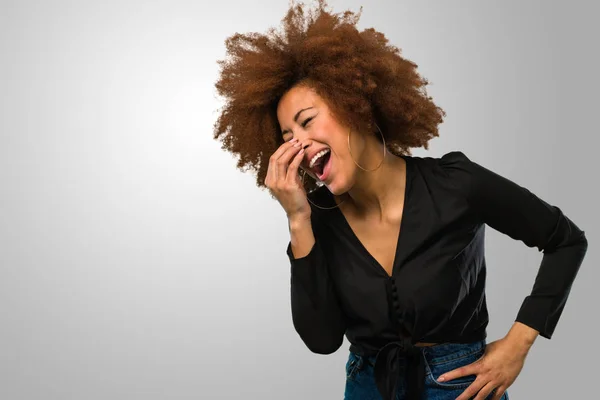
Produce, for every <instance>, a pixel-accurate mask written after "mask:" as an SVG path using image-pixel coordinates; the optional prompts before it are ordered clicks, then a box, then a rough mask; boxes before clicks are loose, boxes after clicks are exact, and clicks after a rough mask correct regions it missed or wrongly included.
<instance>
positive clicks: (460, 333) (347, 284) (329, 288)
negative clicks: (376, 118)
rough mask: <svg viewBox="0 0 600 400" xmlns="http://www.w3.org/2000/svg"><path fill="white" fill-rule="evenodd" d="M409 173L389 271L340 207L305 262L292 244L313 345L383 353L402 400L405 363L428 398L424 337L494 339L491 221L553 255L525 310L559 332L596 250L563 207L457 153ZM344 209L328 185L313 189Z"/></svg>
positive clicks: (318, 231) (412, 164)
mask: <svg viewBox="0 0 600 400" xmlns="http://www.w3.org/2000/svg"><path fill="white" fill-rule="evenodd" d="M402 157H403V158H404V160H405V161H406V166H407V170H406V173H407V179H406V190H405V202H404V211H403V214H402V219H401V229H400V235H399V237H398V243H397V249H396V254H395V259H394V264H393V270H392V275H391V276H389V275H388V273H387V272H386V271H385V270H384V268H383V267H382V266H381V265H380V264H379V263H378V262H377V260H376V259H375V258H374V257H373V256H372V255H371V254H370V253H369V252H368V251H367V250H366V248H365V247H364V246H363V245H362V243H361V242H360V241H359V240H358V238H357V236H356V235H355V234H354V232H353V231H352V229H351V227H350V225H349V224H348V222H347V221H346V219H345V217H344V215H343V214H342V212H341V211H340V210H339V208H334V209H332V210H322V209H319V208H316V207H314V206H313V208H312V215H311V220H312V227H313V232H314V236H315V240H316V241H315V244H314V246H313V247H312V249H311V251H310V253H309V254H308V255H306V256H305V257H302V258H298V259H295V258H294V256H293V253H292V250H291V242H290V243H289V245H288V247H287V255H288V257H289V259H290V263H291V306H292V320H293V324H294V327H295V329H296V331H297V332H298V334H299V335H300V337H301V338H302V340H303V341H304V343H305V344H306V346H307V347H308V348H309V349H310V350H311V351H312V352H315V353H319V354H330V353H333V352H335V351H336V350H337V349H339V348H340V346H341V345H342V343H343V337H344V334H345V335H346V337H347V338H348V341H349V342H350V351H353V352H355V353H357V354H360V355H364V356H370V355H377V358H376V363H375V372H374V373H375V378H376V381H377V386H378V388H379V391H380V392H381V394H382V396H383V398H384V399H385V400H388V399H393V398H394V395H395V391H396V385H397V384H398V378H399V377H400V371H401V369H402V367H401V363H400V361H401V360H402V359H405V360H408V368H407V369H406V374H407V375H406V377H407V391H408V396H407V398H408V399H420V393H421V391H422V389H423V381H424V376H425V367H424V365H423V357H422V356H421V353H420V350H419V349H418V348H417V347H415V346H414V344H415V343H417V342H433V343H442V342H455V343H466V342H471V341H475V340H482V339H485V338H486V327H487V324H488V311H487V306H486V298H485V279H486V263H485V256H484V235H485V229H484V228H485V224H487V225H489V226H490V227H492V228H494V229H496V230H498V231H500V232H502V233H504V234H506V235H508V236H510V237H511V238H513V239H516V240H520V241H522V242H523V243H525V245H527V246H528V247H534V246H535V247H537V248H538V251H540V252H543V254H544V255H543V258H542V261H541V265H540V267H539V271H538V273H537V277H536V279H535V283H534V285H533V289H532V291H531V294H530V295H529V296H527V297H526V298H525V299H524V301H523V303H522V306H521V308H520V310H519V311H518V314H517V315H516V321H519V322H522V323H523V324H526V325H528V326H530V327H532V328H534V329H536V330H537V331H539V332H540V335H541V336H543V337H545V338H548V339H550V338H551V336H552V334H553V332H554V329H555V328H556V325H557V323H558V320H559V317H560V315H561V313H562V311H563V308H564V306H565V302H566V300H567V296H568V294H569V291H570V288H571V285H572V283H573V280H574V279H575V276H576V274H577V272H578V270H579V267H580V265H581V263H582V261H583V258H584V255H585V253H586V250H587V239H586V237H585V234H584V231H582V230H581V229H579V228H578V227H577V226H576V225H575V224H574V223H573V222H572V221H571V220H570V219H569V218H567V217H566V216H565V215H564V214H563V213H562V211H561V209H560V208H558V207H556V206H553V205H550V204H548V203H546V202H545V201H544V200H542V199H540V198H538V197H537V196H536V195H535V194H533V193H532V192H530V191H529V190H528V189H526V188H524V187H522V186H519V185H517V184H516V183H514V182H512V181H511V180H509V179H507V178H505V177H503V176H500V175H498V174H496V173H494V172H492V171H490V170H489V169H486V168H484V167H483V166H481V165H479V164H477V163H475V162H474V161H471V160H470V159H469V158H468V157H467V156H466V155H465V154H464V153H462V152H460V151H452V152H449V153H446V154H445V155H443V156H442V157H440V158H433V157H417V156H402ZM309 196H310V197H311V200H312V201H313V202H315V203H316V204H318V205H320V206H322V207H326V206H334V205H335V202H334V200H333V196H332V195H331V193H330V192H329V191H328V189H327V188H326V187H325V186H322V187H320V188H319V189H317V190H315V191H313V192H312V193H310V194H309Z"/></svg>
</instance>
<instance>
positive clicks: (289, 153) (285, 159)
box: [275, 142, 301, 182]
mask: <svg viewBox="0 0 600 400" xmlns="http://www.w3.org/2000/svg"><path fill="white" fill-rule="evenodd" d="M300 148H301V144H300V142H296V143H294V144H293V145H292V146H290V147H288V148H287V150H286V151H285V152H284V153H283V154H282V155H281V156H279V158H278V159H277V161H275V163H276V164H277V167H276V168H277V181H278V182H279V181H281V180H285V178H286V176H287V170H288V167H289V164H290V160H291V159H292V157H293V156H294V155H295V154H296V153H298V150H300Z"/></svg>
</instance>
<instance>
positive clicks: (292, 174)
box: [287, 149, 304, 182]
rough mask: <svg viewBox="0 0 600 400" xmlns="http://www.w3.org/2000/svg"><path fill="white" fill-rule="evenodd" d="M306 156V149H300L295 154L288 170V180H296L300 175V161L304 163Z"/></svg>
mask: <svg viewBox="0 0 600 400" xmlns="http://www.w3.org/2000/svg"><path fill="white" fill-rule="evenodd" d="M303 158H304V149H300V150H299V151H298V152H297V153H296V155H295V156H294V159H293V160H292V162H291V163H290V166H289V167H288V170H287V179H288V181H291V182H295V181H296V179H297V177H298V168H299V167H300V163H302V160H303Z"/></svg>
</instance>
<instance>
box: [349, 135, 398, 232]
mask: <svg viewBox="0 0 600 400" xmlns="http://www.w3.org/2000/svg"><path fill="white" fill-rule="evenodd" d="M381 146H382V145H380V146H377V147H378V148H379V149H378V150H377V151H373V153H377V152H379V157H378V156H377V155H376V154H375V155H373V156H370V157H368V158H369V159H371V160H377V162H371V163H370V164H366V165H365V167H367V168H368V169H372V168H374V167H375V166H376V165H377V163H379V162H381V157H382V154H383V148H382V147H381ZM361 165H364V164H362V163H361ZM370 165H373V166H370ZM405 170H406V161H405V160H404V159H403V158H402V157H398V156H395V155H393V154H391V153H390V152H389V151H386V152H385V159H384V161H383V163H382V165H381V166H380V167H379V168H378V169H376V170H375V171H363V170H362V169H360V168H358V167H357V176H356V181H355V184H354V185H353V187H352V188H351V189H350V190H349V191H348V192H347V193H346V201H345V202H346V203H348V204H347V205H346V206H347V207H351V208H352V211H353V212H355V213H357V214H360V215H362V216H372V217H373V218H375V219H377V220H379V221H383V220H384V219H389V218H394V215H395V214H396V212H395V210H398V214H401V210H402V208H401V207H402V205H403V204H402V201H400V202H399V201H398V198H400V197H403V196H404V190H405V186H406V179H405V177H406V175H405ZM391 182H397V184H391Z"/></svg>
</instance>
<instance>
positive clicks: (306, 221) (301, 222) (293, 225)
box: [288, 214, 311, 230]
mask: <svg viewBox="0 0 600 400" xmlns="http://www.w3.org/2000/svg"><path fill="white" fill-rule="evenodd" d="M310 223H311V221H310V214H308V215H307V214H295V215H288V225H289V228H290V230H295V229H299V228H303V227H305V226H306V225H310Z"/></svg>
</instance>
